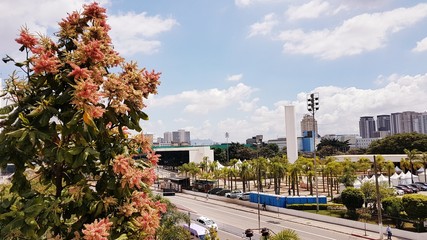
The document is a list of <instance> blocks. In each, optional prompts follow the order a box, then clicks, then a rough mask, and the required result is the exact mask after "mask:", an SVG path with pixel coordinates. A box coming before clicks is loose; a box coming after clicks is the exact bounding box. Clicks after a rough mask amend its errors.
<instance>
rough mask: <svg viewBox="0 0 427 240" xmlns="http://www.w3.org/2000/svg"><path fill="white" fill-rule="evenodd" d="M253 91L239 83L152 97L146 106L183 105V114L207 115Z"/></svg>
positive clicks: (246, 96) (243, 97)
mask: <svg viewBox="0 0 427 240" xmlns="http://www.w3.org/2000/svg"><path fill="white" fill-rule="evenodd" d="M255 91H256V89H253V88H251V87H249V86H246V85H245V84H243V83H239V84H237V85H236V86H232V87H230V88H228V89H224V90H220V89H217V88H213V89H208V90H204V91H198V90H193V91H185V92H182V93H180V94H177V95H170V96H166V97H161V98H155V97H152V98H150V99H149V103H148V106H150V107H157V106H162V107H167V106H170V105H173V104H184V107H183V109H184V112H187V113H198V114H207V113H209V112H212V111H214V110H219V109H222V108H224V107H227V106H230V105H232V104H234V103H236V102H239V101H240V100H244V99H247V98H249V97H250V95H251V94H252V93H253V92H255Z"/></svg>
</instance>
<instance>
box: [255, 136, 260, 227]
mask: <svg viewBox="0 0 427 240" xmlns="http://www.w3.org/2000/svg"><path fill="white" fill-rule="evenodd" d="M259 144H260V143H259V142H258V138H257V139H256V150H257V151H256V156H257V163H258V164H257V165H258V174H257V175H258V179H257V180H258V184H257V191H258V194H257V195H258V196H257V197H258V229H261V213H260V209H259V202H260V196H259V192H260V190H261V166H260V164H259V147H258V146H259ZM260 231H261V230H260Z"/></svg>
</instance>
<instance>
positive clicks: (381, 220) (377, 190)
mask: <svg viewBox="0 0 427 240" xmlns="http://www.w3.org/2000/svg"><path fill="white" fill-rule="evenodd" d="M374 171H375V172H374V174H375V189H376V193H377V211H378V225H379V228H380V229H379V234H380V239H381V240H382V239H383V217H382V212H381V196H380V186H379V185H378V174H377V171H378V170H377V159H376V157H375V155H374Z"/></svg>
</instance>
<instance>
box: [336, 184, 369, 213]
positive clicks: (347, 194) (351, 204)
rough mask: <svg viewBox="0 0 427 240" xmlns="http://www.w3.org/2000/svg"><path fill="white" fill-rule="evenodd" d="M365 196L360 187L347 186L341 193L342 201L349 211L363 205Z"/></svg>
mask: <svg viewBox="0 0 427 240" xmlns="http://www.w3.org/2000/svg"><path fill="white" fill-rule="evenodd" d="M364 198H365V196H364V195H363V192H362V191H361V190H360V189H356V188H352V187H348V188H346V189H344V191H342V193H341V199H342V203H343V204H344V205H345V206H346V207H347V209H348V210H350V211H355V210H356V208H361V207H362V206H363V201H364Z"/></svg>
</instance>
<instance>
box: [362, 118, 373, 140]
mask: <svg viewBox="0 0 427 240" xmlns="http://www.w3.org/2000/svg"><path fill="white" fill-rule="evenodd" d="M359 131H360V136H361V137H362V138H374V137H375V132H376V129H375V120H374V117H372V116H364V117H360V120H359Z"/></svg>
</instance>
